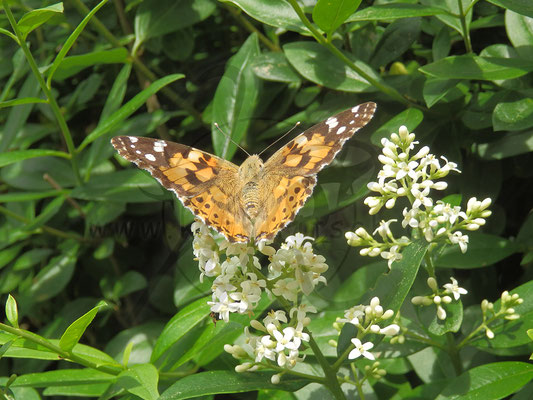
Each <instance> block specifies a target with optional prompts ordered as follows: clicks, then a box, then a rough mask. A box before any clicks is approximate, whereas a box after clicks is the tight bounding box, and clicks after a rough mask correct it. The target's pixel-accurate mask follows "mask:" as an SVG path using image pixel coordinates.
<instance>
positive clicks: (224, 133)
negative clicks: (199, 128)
mask: <svg viewBox="0 0 533 400" xmlns="http://www.w3.org/2000/svg"><path fill="white" fill-rule="evenodd" d="M213 125H215V126H216V128H217V129H218V130H219V131H220V133H222V134H223V135H224V136H226V138H227V139H229V141H230V142H231V143H233V144H234V145H235V146H237V147H238V148H239V149H241V150H242V151H244V152H245V153H246V155H247V156H248V157H250V153H248V152H247V151H246V150H245V149H244V147H242V146H241V145H240V144H239V143H237V142H236V141H235V140H233V139H232V138H231V136H230V135H228V134H227V133H226V132H224V131H223V130H222V129H220V126H218V123H216V122H214V123H213Z"/></svg>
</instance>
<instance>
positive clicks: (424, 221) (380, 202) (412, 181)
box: [346, 126, 491, 268]
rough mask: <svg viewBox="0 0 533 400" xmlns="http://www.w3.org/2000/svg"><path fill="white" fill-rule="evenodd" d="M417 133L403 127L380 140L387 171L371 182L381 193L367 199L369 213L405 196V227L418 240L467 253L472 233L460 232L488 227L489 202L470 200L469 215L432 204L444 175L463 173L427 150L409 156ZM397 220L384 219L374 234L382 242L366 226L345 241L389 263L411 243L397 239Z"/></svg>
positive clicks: (403, 237) (393, 204)
mask: <svg viewBox="0 0 533 400" xmlns="http://www.w3.org/2000/svg"><path fill="white" fill-rule="evenodd" d="M414 139H415V134H414V133H409V131H408V130H407V128H406V127H405V126H401V127H400V129H399V131H398V134H396V133H393V134H392V135H391V138H390V140H389V139H386V138H384V139H382V141H381V143H382V145H383V154H381V155H380V156H379V160H380V162H381V163H382V164H383V168H382V169H381V171H379V173H378V182H370V183H369V184H368V188H369V189H370V190H371V191H374V192H378V193H379V195H377V196H370V197H367V198H366V199H365V204H366V205H368V206H369V207H370V211H369V213H370V214H371V215H374V214H376V213H377V212H378V211H380V210H381V209H382V208H383V206H385V208H388V209H391V208H393V207H394V206H395V205H396V202H397V200H398V198H400V197H405V198H406V199H408V201H409V203H410V207H405V208H404V210H403V220H402V226H403V227H404V228H406V227H407V226H409V227H411V228H413V229H414V230H415V231H414V234H415V237H424V238H425V239H426V240H427V241H428V242H444V243H448V244H457V245H459V247H460V249H461V251H462V252H463V253H464V252H465V251H466V249H467V246H468V235H464V234H463V233H462V232H461V231H460V229H466V230H470V231H474V230H477V229H479V227H480V226H482V225H484V224H485V218H487V217H489V216H490V215H491V211H490V210H487V208H488V207H489V205H490V204H491V199H489V198H487V199H485V200H483V201H478V200H477V199H476V198H475V197H473V198H471V199H470V200H468V203H467V209H466V212H464V211H462V210H461V207H454V206H452V205H450V204H448V203H445V202H442V201H437V202H434V201H433V199H432V198H431V197H430V194H431V190H444V189H446V188H447V187H448V184H447V183H446V182H444V181H441V180H440V179H442V178H444V177H446V176H447V175H448V174H449V173H450V171H455V172H460V171H459V170H458V169H457V164H455V163H454V162H451V161H448V160H447V159H446V158H444V157H441V160H439V159H437V158H436V157H435V156H434V155H433V154H430V153H429V147H428V146H424V147H422V148H421V149H420V150H419V151H418V152H417V153H416V154H414V155H411V154H410V153H411V151H412V150H413V149H414V146H415V144H418V142H416V141H415V140H414ZM396 221H397V220H394V219H392V220H389V221H382V222H381V225H380V227H379V228H378V229H376V231H374V233H373V235H376V233H378V234H379V235H380V236H381V239H382V241H380V240H377V239H375V238H374V237H373V236H372V235H370V234H369V233H368V232H367V231H366V230H365V229H364V228H358V229H357V230H356V231H355V232H347V233H346V239H347V240H348V244H349V245H350V246H363V247H364V248H363V249H362V250H361V251H360V253H361V255H368V256H378V255H381V256H382V257H383V258H385V259H386V260H388V264H389V268H390V267H391V264H392V263H393V262H394V261H396V260H400V259H401V254H400V252H401V249H402V247H405V246H406V245H407V244H409V243H410V241H409V240H408V239H407V238H406V237H405V236H402V237H401V238H399V239H396V238H395V237H394V236H393V234H392V232H391V230H390V224H391V223H392V222H396Z"/></svg>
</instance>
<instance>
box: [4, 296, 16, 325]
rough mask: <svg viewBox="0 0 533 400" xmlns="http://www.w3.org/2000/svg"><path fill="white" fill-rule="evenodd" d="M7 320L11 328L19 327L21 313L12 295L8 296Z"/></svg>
mask: <svg viewBox="0 0 533 400" xmlns="http://www.w3.org/2000/svg"><path fill="white" fill-rule="evenodd" d="M6 318H7V320H8V321H9V323H10V324H11V326H13V327H15V328H18V327H19V312H18V308H17V301H16V300H15V298H14V297H13V296H11V295H9V296H7V301H6Z"/></svg>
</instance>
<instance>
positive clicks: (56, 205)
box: [24, 195, 67, 231]
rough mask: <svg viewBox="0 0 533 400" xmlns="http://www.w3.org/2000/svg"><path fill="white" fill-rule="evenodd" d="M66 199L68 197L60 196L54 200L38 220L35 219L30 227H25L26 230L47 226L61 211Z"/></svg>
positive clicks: (44, 209)
mask: <svg viewBox="0 0 533 400" xmlns="http://www.w3.org/2000/svg"><path fill="white" fill-rule="evenodd" d="M66 199H67V196H66V195H63V196H58V197H56V198H55V199H53V200H52V201H51V202H49V203H48V204H47V205H46V206H45V207H44V208H43V210H42V211H41V213H40V214H39V215H38V216H37V218H35V219H33V220H32V221H31V222H30V223H29V224H28V225H26V226H25V227H24V229H26V230H28V231H31V230H34V229H37V228H40V227H41V226H43V225H44V224H46V223H47V222H48V221H50V219H52V218H53V217H54V216H55V215H56V214H57V213H58V212H59V211H60V210H61V207H62V206H63V203H64V202H65V200H66Z"/></svg>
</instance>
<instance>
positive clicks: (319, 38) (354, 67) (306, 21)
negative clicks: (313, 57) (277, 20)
mask: <svg viewBox="0 0 533 400" xmlns="http://www.w3.org/2000/svg"><path fill="white" fill-rule="evenodd" d="M287 1H288V2H289V3H290V5H291V6H292V8H293V9H294V11H295V12H296V14H298V17H299V18H300V20H301V21H302V23H303V24H304V25H305V26H306V27H307V29H309V31H310V32H311V33H312V34H313V37H314V38H315V40H316V41H317V42H318V43H320V44H321V45H322V46H324V47H325V48H327V49H328V50H329V51H330V52H331V53H333V54H334V55H335V56H336V57H337V58H338V59H339V60H341V61H342V62H344V63H345V64H346V65H347V66H348V67H350V68H351V69H352V70H353V71H355V72H356V73H357V74H359V75H361V76H362V77H363V78H365V79H366V80H367V81H368V83H370V84H371V85H372V86H374V87H375V88H377V89H379V90H380V91H382V92H383V93H385V94H386V95H388V96H390V97H391V98H393V99H395V100H398V101H399V102H400V103H403V104H405V105H406V106H409V107H416V108H419V109H421V110H425V108H424V107H421V106H419V105H418V104H416V103H412V102H410V101H409V100H407V99H406V98H405V97H403V96H402V95H401V94H400V93H399V92H398V91H397V90H396V89H394V88H392V87H390V86H386V85H383V84H381V83H380V82H378V81H376V80H375V79H373V78H372V77H371V76H369V75H368V74H367V73H366V72H364V71H362V70H361V69H360V68H359V67H357V65H355V64H354V63H353V62H352V60H350V59H349V58H348V57H346V55H344V53H342V52H341V51H340V50H339V49H337V48H336V47H335V46H334V45H333V44H331V43H330V42H329V41H328V40H326V39H325V38H324V36H323V35H322V34H321V33H320V32H319V31H318V30H317V29H316V28H315V27H314V26H313V24H312V23H311V21H309V19H307V17H306V16H305V13H304V12H303V10H302V9H301V8H300V6H299V4H298V3H297V1H296V0H287Z"/></svg>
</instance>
